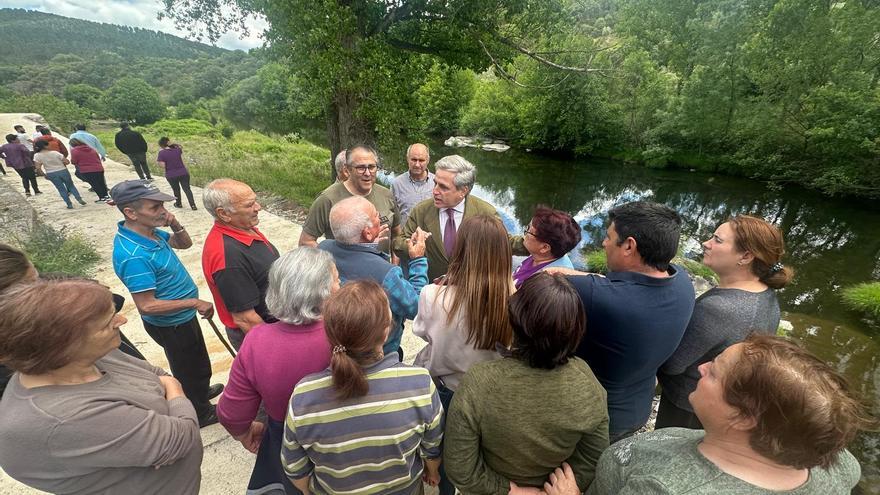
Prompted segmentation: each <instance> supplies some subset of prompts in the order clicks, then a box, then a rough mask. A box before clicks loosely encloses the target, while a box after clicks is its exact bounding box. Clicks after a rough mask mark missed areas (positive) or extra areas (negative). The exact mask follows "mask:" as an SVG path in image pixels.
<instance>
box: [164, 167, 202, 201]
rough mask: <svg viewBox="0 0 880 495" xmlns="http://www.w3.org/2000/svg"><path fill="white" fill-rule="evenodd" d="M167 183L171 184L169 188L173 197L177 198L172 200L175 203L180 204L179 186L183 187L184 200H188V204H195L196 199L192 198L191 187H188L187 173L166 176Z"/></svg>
mask: <svg viewBox="0 0 880 495" xmlns="http://www.w3.org/2000/svg"><path fill="white" fill-rule="evenodd" d="M166 179H167V180H168V183H169V184H171V190H172V191H174V197H175V198H177V201H175V202H174V204H175V205H177V206H180V205H181V202H180V188H181V187H182V188H183V192H184V193H186V200H187V201H189V205H190V206H195V205H196V200H195V199H193V192H192V189H190V188H189V174H186V175H182V176H180V177H166Z"/></svg>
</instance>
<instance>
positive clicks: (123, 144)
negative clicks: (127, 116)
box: [114, 122, 153, 181]
mask: <svg viewBox="0 0 880 495" xmlns="http://www.w3.org/2000/svg"><path fill="white" fill-rule="evenodd" d="M119 127H121V128H122V130H120V131H119V132H117V133H116V138H115V139H114V142H115V144H116V149H118V150H119V151H121V152H123V153H125V156H127V157H128V159H129V160H131V164H132V165H133V166H134V171H135V172H137V174H138V177H139V178H141V179H146V180H148V181H152V180H153V177H152V176H151V175H150V167H148V166H147V141H146V140H145V139H144V136H143V134H141V133H139V132H137V131H135V130H133V129H132V128H131V126H129V124H128V122H123V123H121V124H119Z"/></svg>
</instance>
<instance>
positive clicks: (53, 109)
mask: <svg viewBox="0 0 880 495" xmlns="http://www.w3.org/2000/svg"><path fill="white" fill-rule="evenodd" d="M0 112H14V113H19V112H33V113H38V114H40V115H42V116H43V118H44V119H46V122H48V123H49V127H51V128H52V129H54V130H58V131H61V132H63V133H65V134H67V133H71V132H73V126H74V125H75V124H78V123H83V124H88V122H89V117H90V114H91V112H89V111H88V110H86V109H85V108H82V107H81V106H79V105H77V104H76V103H73V102H70V101H67V100H62V99H60V98H58V97H56V96H52V95H43V94H34V95H28V96H22V95H12V96H7V97H6V98H0Z"/></svg>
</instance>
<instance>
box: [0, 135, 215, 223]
mask: <svg viewBox="0 0 880 495" xmlns="http://www.w3.org/2000/svg"><path fill="white" fill-rule="evenodd" d="M14 129H15V133H11V134H7V135H6V144H4V145H2V146H0V158H2V159H3V160H4V161H5V162H6V165H7V166H9V167H10V168H12V169H13V170H15V171H16V173H18V175H19V176H20V177H21V183H22V186H23V187H24V191H25V196H31V190H33V194H42V191H40V186H39V184H38V182H37V177H38V176H43V177H45V178H46V179H47V180H49V182H51V183H52V185H54V186H55V188H56V189H57V190H58V194H59V196H61V199H62V200H63V201H64V203H65V205H66V206H67V209H71V210H72V209H73V202H72V201H71V196H72V197H73V199H75V200H76V202H77V203H79V204H80V205H82V206H85V204H86V202H85V200H84V199H83V197H82V195H81V194H80V192H79V189H77V187H76V185H75V184H74V182H73V178H72V177H71V175H70V171H69V170H68V168H67V166H68V165H71V164H72V165H73V167H74V174H73V176H74V177H76V178H77V179H79V180H81V181H83V182H84V183H86V184H87V185H88V189H89V191H92V192H94V193H95V195H96V196H97V200H96V201H95V203H108V204H111V205H112V204H113V200H112V198H111V197H110V190H109V187H108V185H107V181H106V178H105V177H104V161H105V160H106V158H107V150H106V149H105V148H104V145H103V144H102V143H101V140H100V139H98V137H97V136H95V135H94V134H92V133H90V132H87V131H86V126H85V125H84V124H76V125H75V126H74V129H75V132H74V133H73V134H71V135H70V137H69V139H68V145H69V146H70V149H69V150H68V147H67V146H65V145H64V142H63V141H62V140H60V139H58V138H57V137H55V136H53V135H52V131H51V130H50V129H49V127H48V126H45V125H42V124H37V125H36V132H35V133H34V134H33V135H29V134H27V132H26V131H25V128H24V126H22V125H16V126H14ZM115 144H116V148H117V149H119V151H121V152H122V153H124V154H125V155H126V156H128V158H129V159H130V160H131V163H132V166H133V167H134V169H135V171H136V172H137V174H138V177H139V178H140V179H145V180H148V181H152V180H153V178H152V176H151V174H150V168H149V167H148V166H147V159H146V153H147V142H146V140H144V136H143V135H142V134H141V133H139V132H137V131H135V130H133V129H132V128H131V126H130V125H129V124H128V123H126V122H123V123H122V124H121V130H120V131H119V132H118V133H116V136H115ZM158 144H159V148H160V151H159V153H158V156H157V158H156V163H157V165H158V166H159V168H161V169H162V170H164V172H165V178H166V179H167V180H168V183H169V185H171V189H172V190H173V191H174V196H175V198H176V200H175V202H174V204H175V206H176V207H178V208H181V207H182V206H183V204H182V202H181V190H182V191H183V193H184V194H185V195H186V198H187V200H188V202H189V206H190V208H192V209H193V210H196V209H198V208H197V207H196V202H195V198H194V197H193V193H192V189H191V188H190V185H189V182H190V181H189V171H188V170H187V168H186V165H185V164H184V163H183V157H182V155H183V149H182V148H181V146H180V145H179V144H176V143H172V142H171V140H170V139H169V138H167V137H162V138H160V139H159V143H158ZM0 172H2V173H3V175H6V170H5V169H4V168H3V166H2V165H0Z"/></svg>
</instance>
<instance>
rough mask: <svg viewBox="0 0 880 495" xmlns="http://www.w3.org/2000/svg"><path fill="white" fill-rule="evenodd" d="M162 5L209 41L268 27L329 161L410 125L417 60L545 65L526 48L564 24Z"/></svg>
mask: <svg viewBox="0 0 880 495" xmlns="http://www.w3.org/2000/svg"><path fill="white" fill-rule="evenodd" d="M164 1H165V5H166V10H165V11H163V12H162V13H160V14H159V15H160V17H163V16H170V17H171V18H172V19H174V21H175V23H176V25H177V26H178V27H180V28H183V29H189V30H190V31H191V32H193V33H194V34H196V35H197V36H207V37H208V38H209V39H212V40H215V39H217V38H218V37H219V36H220V35H221V34H222V33H223V32H224V30H225V29H227V28H228V27H229V26H238V27H240V28H242V29H243V28H244V18H245V17H246V14H248V13H255V14H259V15H261V16H263V17H264V18H266V19H267V20H268V22H269V24H270V29H269V30H268V32H267V33H266V36H267V39H268V41H270V42H271V45H272V48H273V51H274V53H275V54H276V55H278V56H281V57H283V58H284V61H285V62H287V63H289V64H290V66H291V68H292V70H293V72H294V74H296V76H297V78H298V80H299V81H300V84H301V87H302V89H303V91H304V94H305V95H306V96H307V100H306V101H305V102H304V103H305V105H304V106H305V108H304V113H305V114H316V113H321V114H323V116H324V117H325V120H326V124H327V135H328V138H329V143H330V148H331V156H332V155H335V154H336V153H337V152H338V151H339V150H340V149H342V148H346V147H349V146H351V145H353V144H355V143H358V142H373V141H375V140H376V137H377V136H378V137H379V138H381V137H383V136H391V135H395V134H399V133H400V131H401V130H406V129H408V128H410V127H411V126H412V125H414V123H417V122H418V114H417V112H415V111H414V110H415V107H416V105H417V101H416V98H415V94H416V91H417V89H418V86H419V85H420V81H421V80H422V78H423V77H424V75H425V73H426V72H427V71H428V70H429V68H430V64H429V63H428V62H429V60H426V59H425V58H424V57H422V56H421V55H420V54H422V55H425V54H427V55H429V56H431V57H434V58H437V59H439V60H442V61H443V62H445V63H447V64H449V65H451V66H454V67H461V68H471V69H473V70H476V71H482V70H484V69H485V68H487V67H489V66H490V65H491V64H492V63H493V61H494V62H499V63H503V62H504V61H506V60H509V59H510V58H511V57H512V56H513V55H514V54H515V53H517V52H519V53H525V54H531V56H533V57H537V59H541V60H544V61H545V62H551V61H550V60H549V59H548V58H546V57H547V56H546V55H544V56H542V55H539V54H536V53H535V52H534V51H533V50H531V49H529V48H527V47H526V46H524V45H527V44H528V43H529V41H530V40H534V39H536V38H538V37H539V34H538V33H540V36H544V35H549V34H552V33H553V32H554V31H555V30H556V29H557V28H558V27H559V26H561V25H563V21H564V20H565V16H563V15H562V14H563V6H564V3H565V2H564V1H563V0H546V1H538V2H535V1H528V0H452V1H448V2H431V1H427V0H420V1H419V0H414V1H407V2H403V1H379V0H318V1H311V0H285V1H281V0H268V1H264V2H250V1H248V0H226V1H219V2H218V1H216V0H187V1H184V0H164ZM551 63H552V62H551ZM331 168H332V167H331Z"/></svg>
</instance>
